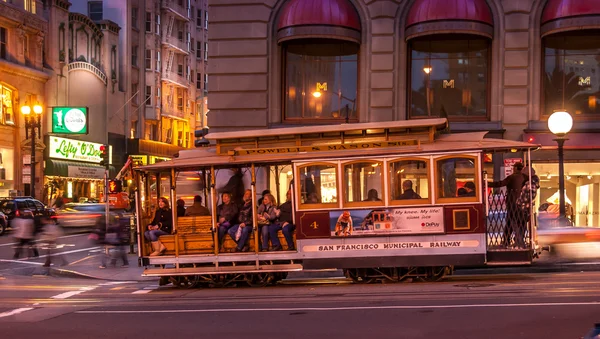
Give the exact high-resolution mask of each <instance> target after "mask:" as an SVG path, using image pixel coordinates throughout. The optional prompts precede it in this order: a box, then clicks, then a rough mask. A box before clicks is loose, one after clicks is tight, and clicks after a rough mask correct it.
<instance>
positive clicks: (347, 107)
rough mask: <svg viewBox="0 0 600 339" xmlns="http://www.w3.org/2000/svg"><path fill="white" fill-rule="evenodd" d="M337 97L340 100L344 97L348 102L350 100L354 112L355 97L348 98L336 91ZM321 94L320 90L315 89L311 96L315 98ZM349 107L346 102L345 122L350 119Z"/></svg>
mask: <svg viewBox="0 0 600 339" xmlns="http://www.w3.org/2000/svg"><path fill="white" fill-rule="evenodd" d="M337 94H338V98H339V99H340V102H341V101H342V100H343V99H345V100H348V101H350V102H352V111H353V112H354V110H355V109H356V99H350V98H348V97H347V96H345V95H343V94H342V91H341V90H340V91H338V93H337ZM322 95H323V93H322V92H321V91H320V90H318V89H317V90H316V91H314V92H312V96H313V97H315V98H317V99H318V98H320V97H321V96H322ZM349 115H350V107H349V105H348V104H346V123H348V121H349V120H350V116H349Z"/></svg>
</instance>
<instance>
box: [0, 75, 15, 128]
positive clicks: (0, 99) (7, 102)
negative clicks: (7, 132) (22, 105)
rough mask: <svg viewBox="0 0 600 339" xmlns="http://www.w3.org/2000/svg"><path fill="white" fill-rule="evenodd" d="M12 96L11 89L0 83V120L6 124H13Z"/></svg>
mask: <svg viewBox="0 0 600 339" xmlns="http://www.w3.org/2000/svg"><path fill="white" fill-rule="evenodd" d="M13 100H14V98H13V91H12V90H11V89H10V88H8V87H6V86H3V85H2V84H0V104H1V105H0V122H1V123H2V124H6V125H14V124H15V122H14V101H13Z"/></svg>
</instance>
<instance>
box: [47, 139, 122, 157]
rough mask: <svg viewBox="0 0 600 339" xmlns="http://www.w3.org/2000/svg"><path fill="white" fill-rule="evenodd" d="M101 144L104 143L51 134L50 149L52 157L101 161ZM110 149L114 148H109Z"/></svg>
mask: <svg viewBox="0 0 600 339" xmlns="http://www.w3.org/2000/svg"><path fill="white" fill-rule="evenodd" d="M100 146H102V144H97V143H95V142H89V141H82V140H73V139H66V138H60V137H55V136H50V143H49V145H48V149H49V156H50V158H54V159H66V160H77V161H85V162H93V163H100V161H102V154H101V152H100ZM110 151H112V148H109V152H110Z"/></svg>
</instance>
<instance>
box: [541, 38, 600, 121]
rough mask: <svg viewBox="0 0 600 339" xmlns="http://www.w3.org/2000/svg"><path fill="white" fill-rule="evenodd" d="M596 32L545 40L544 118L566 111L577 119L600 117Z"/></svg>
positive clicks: (599, 49)
mask: <svg viewBox="0 0 600 339" xmlns="http://www.w3.org/2000/svg"><path fill="white" fill-rule="evenodd" d="M597 34H598V32H597V31H581V32H580V33H573V32H568V33H564V34H556V35H550V36H548V37H544V38H543V39H542V43H543V47H544V49H543V50H544V77H543V82H542V85H543V87H544V91H543V93H544V94H543V95H544V101H543V102H544V108H543V111H542V112H543V114H545V115H550V114H552V112H553V111H554V110H559V109H560V110H562V109H564V110H566V111H567V112H570V113H571V114H573V115H575V116H597V115H598V114H600V107H599V106H600V105H599V104H600V81H599V80H598V77H597V76H596V73H598V72H600V62H599V60H600V36H598V35H597Z"/></svg>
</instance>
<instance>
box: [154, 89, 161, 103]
mask: <svg viewBox="0 0 600 339" xmlns="http://www.w3.org/2000/svg"><path fill="white" fill-rule="evenodd" d="M155 95H156V106H157V107H158V106H160V104H161V102H160V86H156V94H155Z"/></svg>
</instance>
